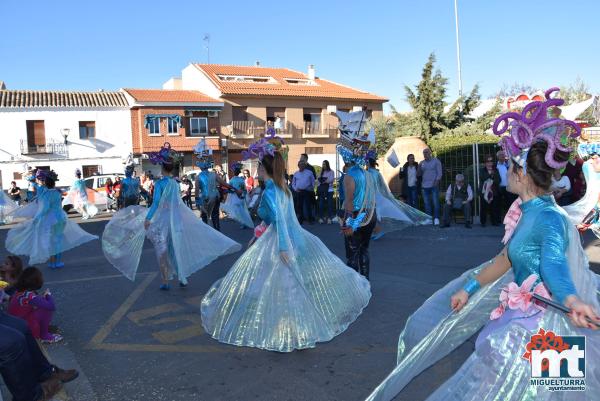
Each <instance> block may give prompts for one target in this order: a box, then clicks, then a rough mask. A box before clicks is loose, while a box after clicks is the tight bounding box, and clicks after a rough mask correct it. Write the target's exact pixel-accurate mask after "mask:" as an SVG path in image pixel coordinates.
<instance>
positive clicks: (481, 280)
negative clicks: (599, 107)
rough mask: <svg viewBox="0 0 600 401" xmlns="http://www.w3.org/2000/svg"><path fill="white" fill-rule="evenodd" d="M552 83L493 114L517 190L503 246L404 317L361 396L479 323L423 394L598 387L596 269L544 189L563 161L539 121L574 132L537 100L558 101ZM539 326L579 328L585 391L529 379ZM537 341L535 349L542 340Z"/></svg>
mask: <svg viewBox="0 0 600 401" xmlns="http://www.w3.org/2000/svg"><path fill="white" fill-rule="evenodd" d="M555 90H557V89H556V88H553V89H550V90H548V91H547V92H546V100H545V101H544V102H541V101H538V102H532V103H530V104H528V105H527V106H526V107H525V108H524V110H523V112H522V113H521V114H519V113H515V112H510V113H507V114H504V115H502V116H500V117H499V118H498V119H497V120H496V122H495V123H494V126H493V130H494V132H495V133H496V134H497V135H503V134H504V133H505V132H506V131H507V130H510V135H508V136H503V138H502V145H503V148H504V149H505V151H507V152H508V155H510V157H511V166H510V168H509V172H508V190H509V191H511V192H512V193H515V194H518V195H519V197H520V198H521V200H522V204H521V206H520V210H521V216H520V219H519V220H518V224H517V226H516V228H515V229H514V233H513V235H512V238H510V240H509V242H508V245H507V247H506V248H504V249H503V250H502V251H501V252H500V254H499V255H498V256H496V257H495V258H494V259H492V260H491V261H490V262H488V263H484V264H483V265H481V266H479V267H477V268H475V269H471V270H469V271H467V272H465V273H464V274H463V275H462V276H461V277H459V278H457V279H455V280H453V281H451V282H450V283H449V284H447V285H446V286H445V287H444V288H442V289H441V290H439V291H437V292H436V293H435V294H434V295H433V296H431V297H430V298H429V299H428V300H427V301H426V302H425V303H424V304H423V305H422V306H421V307H420V308H419V309H418V310H417V311H416V312H415V313H414V314H413V315H412V316H411V317H409V319H408V321H407V324H406V327H405V329H404V331H403V332H402V334H401V335H400V341H399V344H398V365H397V366H396V368H395V369H394V370H393V371H392V373H391V374H390V375H389V376H388V377H387V378H386V379H385V380H384V381H383V383H381V384H380V385H379V386H378V387H377V388H376V389H375V391H374V392H373V393H372V394H371V395H370V396H369V398H368V400H391V399H392V398H394V397H395V396H396V395H397V394H398V393H399V392H400V391H401V390H402V389H403V388H404V386H406V385H407V384H408V383H409V382H410V380H411V379H412V378H413V377H415V376H416V375H418V374H419V373H420V372H422V371H423V370H424V369H426V368H427V367H429V366H431V365H432V364H434V363H435V362H437V361H439V360H440V359H441V358H443V357H444V356H446V355H447V354H449V353H450V352H451V351H452V350H453V349H455V348H457V347H458V346H459V345H461V344H462V343H464V342H465V341H467V340H468V339H469V338H470V337H471V336H473V335H474V334H475V333H477V331H478V330H479V329H481V328H483V330H482V331H481V333H480V334H479V336H478V338H477V341H476V343H475V352H474V353H473V354H471V356H470V357H469V358H468V359H467V360H466V362H465V363H464V364H463V365H462V367H460V369H458V371H457V372H456V373H455V374H454V375H453V376H452V377H451V378H450V379H448V380H447V381H446V382H445V383H444V384H442V385H441V386H440V387H439V388H437V390H435V392H434V393H433V394H431V395H430V396H429V398H428V400H445V401H447V400H503V401H514V400H563V399H567V398H566V394H568V395H569V397H571V398H568V399H586V400H587V399H589V400H591V399H594V397H597V395H598V394H599V391H600V376H599V373H600V372H599V368H600V365H599V362H598V361H599V357H600V349H599V346H600V332H598V331H594V330H590V328H591V327H594V326H593V325H591V324H590V323H589V322H588V321H586V319H585V318H586V317H587V318H589V319H592V320H594V321H600V320H597V319H598V317H597V312H598V310H599V304H598V295H597V290H598V276H597V275H596V274H595V273H593V272H592V271H590V269H589V265H588V261H587V258H586V256H585V252H584V250H583V249H582V247H581V245H580V241H579V235H578V233H577V230H576V229H575V227H574V226H573V225H571V224H570V223H569V220H568V218H567V216H566V214H565V213H564V211H563V210H562V209H561V208H560V207H558V206H557V205H556V202H555V201H554V198H553V197H552V196H551V195H546V193H547V191H548V188H549V187H550V185H551V177H552V173H553V171H554V169H556V168H561V167H563V166H564V164H565V161H566V160H567V157H568V154H567V153H566V152H567V151H568V150H569V149H568V148H566V147H564V146H563V145H562V144H561V142H560V137H558V136H556V135H550V134H545V132H544V129H545V128H548V127H549V126H552V125H555V124H560V125H562V127H559V128H564V129H569V130H570V131H571V132H570V133H569V135H571V136H577V135H578V134H579V127H578V126H577V125H576V124H575V123H573V122H572V121H568V120H560V119H548V118H547V116H546V108H547V107H549V106H552V105H556V104H562V100H560V99H551V98H550V94H551V93H552V92H554V91H555ZM509 120H512V121H511V122H509ZM533 293H535V294H537V295H541V296H543V297H545V298H550V297H552V299H553V300H554V302H556V303H559V304H562V305H564V306H565V307H566V308H568V309H570V310H571V313H569V314H568V315H566V314H564V313H563V312H561V311H559V310H558V309H554V308H553V307H550V306H548V305H546V304H542V303H536V302H532V296H533ZM453 294H454V295H453ZM499 299H500V302H499ZM494 308H495V309H494ZM541 328H543V329H544V330H545V331H546V332H549V331H552V332H553V333H555V334H556V335H560V336H573V335H585V336H586V346H585V355H586V361H587V368H586V372H585V376H586V377H585V384H586V389H585V391H582V392H568V393H564V392H561V391H556V392H553V391H550V390H549V389H547V388H545V387H543V386H533V385H530V379H531V372H532V366H531V365H530V360H531V352H528V351H530V348H527V346H528V343H529V342H530V341H532V336H534V335H536V333H540V332H539V330H540V329H541ZM548 336H550V334H548ZM540 337H541V336H540ZM548 339H550V340H548ZM544 341H552V339H551V337H548V338H546V339H545V340H544ZM532 343H533V341H532ZM542 344H545V345H543V348H544V349H545V348H548V347H551V346H552V345H551V344H550V343H548V342H546V343H542ZM534 346H535V345H534ZM528 354H529V355H528Z"/></svg>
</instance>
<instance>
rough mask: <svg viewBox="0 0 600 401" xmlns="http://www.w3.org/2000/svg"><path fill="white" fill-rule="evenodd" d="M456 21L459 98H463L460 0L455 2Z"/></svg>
mask: <svg viewBox="0 0 600 401" xmlns="http://www.w3.org/2000/svg"><path fill="white" fill-rule="evenodd" d="M454 20H455V23H456V61H457V63H458V96H459V97H462V93H463V91H462V77H461V72H460V39H459V34H458V0H454Z"/></svg>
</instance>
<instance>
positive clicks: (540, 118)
mask: <svg viewBox="0 0 600 401" xmlns="http://www.w3.org/2000/svg"><path fill="white" fill-rule="evenodd" d="M558 90H559V89H558V88H550V89H548V90H547V91H546V93H545V96H546V100H545V101H543V102H541V101H536V102H531V103H529V104H528V105H527V106H525V108H524V109H523V111H522V112H521V113H516V112H509V113H505V114H502V115H501V116H500V117H498V118H497V119H496V121H495V122H494V125H493V127H492V129H493V131H494V134H496V135H498V136H500V137H501V138H502V139H501V140H500V145H501V146H502V149H503V150H504V151H505V152H506V153H507V154H508V155H509V156H510V157H511V158H512V159H513V160H514V161H515V162H516V163H517V164H519V165H520V166H521V167H523V168H524V169H525V171H526V165H525V162H526V161H527V155H528V152H529V149H530V148H531V145H533V144H534V143H535V142H538V141H545V142H546V143H547V144H548V150H547V151H546V156H545V161H546V164H548V166H549V167H552V168H555V169H558V168H563V167H564V166H565V165H566V164H567V162H558V161H556V160H555V159H554V154H555V153H556V151H557V150H559V151H562V152H571V151H572V149H571V148H570V147H567V146H565V145H563V143H561V140H563V139H567V138H576V137H578V136H579V135H580V134H581V128H580V127H579V126H578V125H577V124H576V123H575V122H574V121H570V120H563V119H560V118H548V113H547V111H548V109H549V108H551V107H556V106H561V105H562V104H564V102H565V101H564V100H563V99H559V98H551V97H550V95H551V94H552V93H553V92H557V91H558ZM511 120H512V121H511ZM507 132H508V133H507ZM506 133H507V134H506ZM505 134H506V135H505Z"/></svg>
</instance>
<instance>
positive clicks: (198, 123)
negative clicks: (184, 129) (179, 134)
mask: <svg viewBox="0 0 600 401" xmlns="http://www.w3.org/2000/svg"><path fill="white" fill-rule="evenodd" d="M205 135H208V119H207V118H206V117H194V118H190V132H189V135H188V136H205Z"/></svg>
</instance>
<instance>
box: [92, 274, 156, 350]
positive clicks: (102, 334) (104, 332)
mask: <svg viewBox="0 0 600 401" xmlns="http://www.w3.org/2000/svg"><path fill="white" fill-rule="evenodd" d="M157 275H158V273H153V274H150V275H149V276H148V277H146V279H145V280H144V281H142V283H141V284H140V285H139V286H138V287H137V288H136V289H135V290H134V291H133V292H132V293H131V294H130V295H129V297H127V299H126V300H125V302H123V304H122V305H121V306H119V308H118V309H117V310H116V311H115V312H114V313H113V314H112V316H111V317H110V319H108V321H107V322H106V323H105V324H104V326H102V327H101V328H100V330H98V332H97V333H96V335H95V336H94V337H93V338H92V340H91V341H90V342H89V344H88V347H91V346H94V345H97V344H101V343H102V341H104V340H105V339H106V337H108V335H109V334H110V332H111V331H112V329H114V327H115V326H116V325H117V323H119V321H120V320H121V319H122V318H123V316H125V314H126V313H127V311H128V310H129V308H131V306H132V305H133V304H134V302H135V301H137V299H138V298H139V297H140V296H141V295H142V293H143V292H144V290H145V289H146V288H147V287H148V286H149V285H150V283H151V282H152V280H154V278H155V277H156V276H157Z"/></svg>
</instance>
